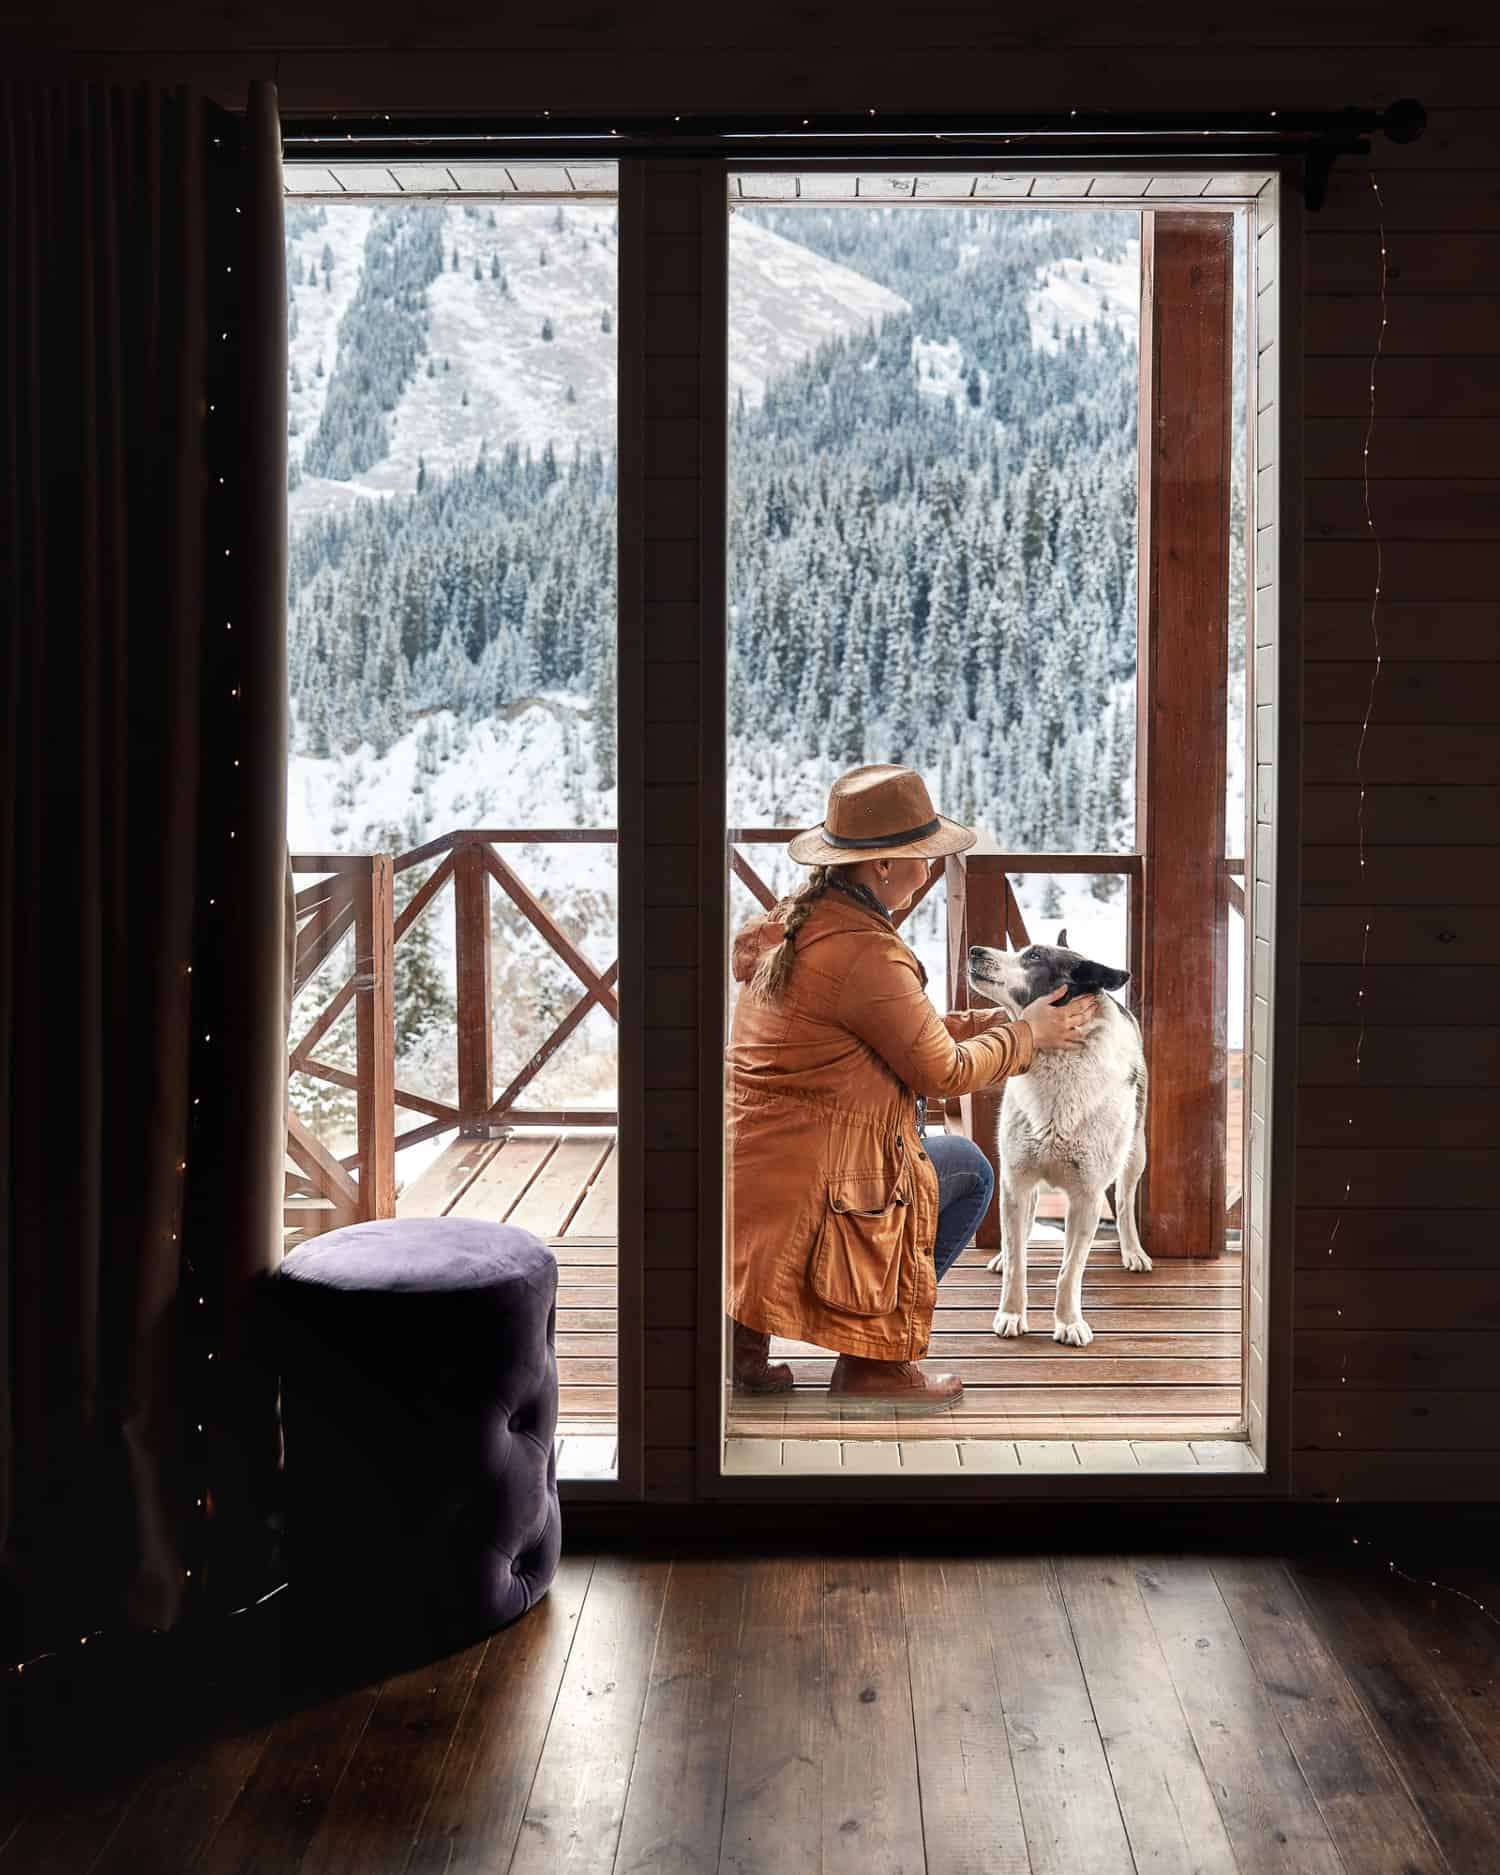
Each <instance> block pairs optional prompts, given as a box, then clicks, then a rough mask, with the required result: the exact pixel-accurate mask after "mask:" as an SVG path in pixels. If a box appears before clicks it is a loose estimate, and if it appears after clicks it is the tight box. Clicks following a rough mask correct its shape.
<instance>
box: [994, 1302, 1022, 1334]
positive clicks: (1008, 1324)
mask: <svg viewBox="0 0 1500 1875" xmlns="http://www.w3.org/2000/svg"><path fill="white" fill-rule="evenodd" d="M995 1333H996V1334H997V1335H1002V1336H1004V1337H1005V1339H1006V1340H1010V1339H1011V1338H1012V1337H1013V1336H1015V1335H1024V1334H1025V1333H1026V1311H1025V1310H1024V1309H1022V1311H1021V1313H1020V1314H1019V1315H1007V1314H1006V1312H1005V1310H1004V1309H996V1310H995Z"/></svg>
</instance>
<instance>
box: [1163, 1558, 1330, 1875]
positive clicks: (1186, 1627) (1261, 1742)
mask: <svg viewBox="0 0 1500 1875" xmlns="http://www.w3.org/2000/svg"><path fill="white" fill-rule="evenodd" d="M1133 1572H1134V1575H1135V1579H1136V1581H1137V1582H1138V1583H1139V1584H1140V1590H1141V1599H1142V1600H1143V1602H1144V1603H1145V1606H1146V1610H1147V1612H1148V1614H1149V1615H1150V1618H1151V1626H1152V1628H1153V1629H1154V1631H1155V1634H1156V1639H1157V1644H1158V1646H1159V1647H1160V1648H1161V1651H1162V1654H1163V1657H1164V1658H1165V1660H1166V1663H1167V1669H1168V1671H1169V1673H1170V1674H1171V1677H1172V1683H1173V1685H1174V1686H1175V1688H1176V1690H1177V1697H1178V1700H1179V1702H1180V1703H1181V1706H1182V1710H1183V1713H1184V1715H1185V1717H1186V1719H1187V1723H1188V1726H1189V1728H1190V1730H1191V1732H1192V1737H1193V1743H1194V1745H1195V1746H1196V1747H1197V1751H1198V1756H1199V1758H1200V1759H1201V1760H1202V1763H1203V1768H1204V1770H1205V1771H1206V1772H1207V1773H1208V1776H1209V1779H1210V1782H1211V1783H1212V1785H1213V1788H1214V1790H1215V1792H1216V1793H1217V1797H1218V1804H1219V1812H1220V1815H1221V1816H1222V1818H1223V1820H1224V1827H1225V1829H1226V1830H1227V1832H1228V1835H1229V1840H1230V1843H1231V1845H1232V1847H1233V1849H1234V1854H1235V1858H1236V1860H1237V1861H1238V1863H1239V1867H1240V1871H1241V1875H1349V1871H1347V1870H1346V1869H1345V1865H1344V1862H1343V1860H1342V1858H1341V1857H1340V1855H1339V1853H1338V1850H1337V1849H1336V1848H1335V1846H1334V1843H1333V1839H1332V1837H1331V1836H1330V1834H1329V1831H1328V1826H1327V1824H1326V1823H1325V1822H1324V1820H1323V1814H1322V1811H1321V1810H1320V1809H1319V1807H1318V1802H1317V1799H1316V1797H1315V1796H1314V1794H1313V1792H1312V1791H1311V1790H1310V1789H1309V1788H1308V1784H1307V1780H1306V1778H1305V1777H1304V1776H1303V1774H1302V1768H1301V1766H1300V1764H1299V1763H1298V1761H1297V1757H1296V1754H1295V1753H1294V1752H1293V1750H1292V1748H1291V1745H1290V1744H1289V1743H1288V1741H1287V1738H1286V1735H1285V1734H1284V1733H1283V1731H1282V1729H1281V1726H1280V1723H1279V1721H1278V1719H1277V1716H1276V1709H1275V1707H1274V1706H1273V1705H1272V1703H1271V1700H1270V1698H1269V1697H1268V1696H1267V1693H1266V1690H1265V1688H1264V1687H1263V1686H1262V1684H1261V1682H1260V1679H1259V1677H1258V1676H1257V1674H1256V1672H1255V1668H1254V1666H1253V1665H1252V1664H1251V1661H1250V1658H1249V1656H1248V1654H1247V1653H1246V1651H1245V1647H1244V1644H1243V1642H1242V1641H1241V1639H1240V1636H1239V1633H1238V1630H1237V1629H1236V1627H1235V1625H1234V1621H1233V1619H1232V1617H1231V1615H1230V1612H1229V1609H1228V1608H1227V1607H1226V1606H1225V1603H1224V1598H1223V1596H1222V1595H1221V1594H1220V1593H1219V1587H1218V1584H1217V1583H1216V1582H1215V1580H1214V1577H1213V1572H1212V1570H1211V1569H1210V1568H1209V1566H1208V1565H1207V1564H1206V1563H1204V1562H1200V1561H1194V1560H1184V1559H1183V1558H1180V1557H1163V1558H1152V1559H1150V1560H1149V1561H1145V1562H1138V1563H1136V1564H1135V1565H1134V1570H1133Z"/></svg>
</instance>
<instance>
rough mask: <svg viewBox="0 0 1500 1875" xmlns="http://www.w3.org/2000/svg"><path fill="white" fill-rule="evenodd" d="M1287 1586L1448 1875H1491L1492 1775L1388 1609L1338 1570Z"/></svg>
mask: <svg viewBox="0 0 1500 1875" xmlns="http://www.w3.org/2000/svg"><path fill="white" fill-rule="evenodd" d="M1294 1579H1295V1581H1296V1583H1297V1586H1298V1588H1299V1589H1300V1590H1301V1592H1302V1595H1303V1597H1304V1599H1305V1600H1306V1602H1307V1604H1308V1606H1309V1608H1310V1609H1311V1611H1312V1615H1313V1619H1314V1622H1315V1625H1316V1628H1317V1631H1318V1633H1319V1635H1320V1637H1321V1638H1322V1640H1323V1641H1324V1643H1325V1645H1326V1646H1327V1647H1328V1650H1329V1652H1330V1653H1331V1654H1332V1655H1333V1656H1334V1658H1335V1659H1336V1660H1337V1661H1338V1663H1339V1666H1340V1667H1341V1668H1342V1669H1343V1672H1344V1674H1345V1676H1346V1677H1347V1679H1348V1681H1349V1683H1350V1685H1351V1686H1352V1687H1353V1689H1354V1691H1355V1693H1356V1695H1357V1696H1358V1699H1359V1702H1360V1704H1361V1705H1362V1706H1363V1708H1364V1710H1365V1713H1366V1714H1367V1716H1368V1717H1369V1720H1370V1722H1371V1724H1372V1725H1373V1727H1374V1730H1375V1734H1376V1736H1377V1738H1378V1739H1379V1740H1380V1743H1381V1745H1382V1746H1383V1748H1384V1750H1385V1754H1386V1757H1387V1758H1388V1759H1390V1761H1391V1762H1392V1764H1395V1765H1399V1767H1400V1772H1401V1778H1402V1781H1403V1782H1404V1783H1405V1785H1406V1787H1407V1789H1408V1790H1409V1791H1410V1792H1411V1795H1412V1799H1413V1801H1414V1802H1415V1804H1416V1806H1417V1808H1418V1810H1419V1811H1420V1813H1421V1815H1422V1818H1423V1820H1424V1822H1425V1823H1426V1825H1427V1827H1428V1829H1429V1830H1430V1831H1431V1833H1432V1835H1433V1837H1434V1838H1435V1840H1436V1842H1437V1845H1438V1847H1439V1848H1440V1849H1441V1850H1442V1852H1443V1855H1444V1857H1445V1859H1446V1861H1447V1863H1448V1867H1449V1869H1450V1870H1451V1871H1452V1875H1494V1869H1495V1866H1496V1853H1495V1845H1496V1844H1497V1843H1500V1767H1497V1765H1496V1764H1495V1762H1493V1761H1492V1760H1491V1759H1489V1758H1487V1756H1486V1754H1485V1753H1484V1751H1482V1750H1481V1749H1480V1747H1479V1745H1478V1744H1477V1743H1476V1742H1475V1740H1474V1737H1473V1735H1472V1734H1471V1732H1470V1731H1469V1729H1468V1727H1467V1726H1466V1725H1465V1724H1464V1721H1463V1719H1462V1718H1461V1717H1460V1715H1459V1714H1458V1713H1457V1712H1456V1711H1455V1710H1454V1707H1453V1705H1452V1702H1451V1701H1450V1700H1449V1698H1448V1697H1447V1694H1446V1693H1445V1691H1444V1690H1443V1687H1442V1685H1441V1684H1440V1682H1439V1680H1438V1678H1437V1676H1436V1675H1435V1674H1434V1672H1433V1669H1432V1663H1431V1662H1430V1661H1429V1659H1428V1658H1427V1655H1426V1651H1425V1649H1424V1648H1423V1646H1422V1645H1421V1644H1420V1643H1419V1642H1418V1640H1417V1639H1416V1637H1415V1635H1414V1634H1413V1633H1412V1632H1411V1631H1410V1630H1409V1629H1408V1628H1407V1626H1406V1625H1405V1624H1404V1622H1403V1620H1402V1619H1401V1618H1399V1617H1398V1615H1397V1613H1396V1612H1395V1610H1394V1609H1393V1608H1392V1607H1391V1605H1390V1604H1389V1602H1387V1601H1385V1600H1384V1599H1383V1598H1382V1597H1381V1596H1380V1595H1379V1593H1378V1592H1370V1591H1367V1590H1361V1589H1359V1588H1357V1587H1356V1586H1355V1585H1354V1583H1353V1582H1351V1581H1350V1579H1349V1578H1348V1577H1347V1575H1346V1574H1345V1573H1344V1572H1343V1571H1342V1570H1338V1569H1335V1568H1332V1567H1329V1566H1326V1565H1319V1566H1315V1567H1301V1568H1298V1569H1297V1570H1296V1572H1295V1577H1294Z"/></svg>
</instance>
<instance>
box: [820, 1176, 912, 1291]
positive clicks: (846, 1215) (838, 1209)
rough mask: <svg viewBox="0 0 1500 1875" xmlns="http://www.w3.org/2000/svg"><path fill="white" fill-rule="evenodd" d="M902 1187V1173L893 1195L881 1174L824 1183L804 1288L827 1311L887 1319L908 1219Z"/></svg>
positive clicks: (898, 1276) (907, 1197)
mask: <svg viewBox="0 0 1500 1875" xmlns="http://www.w3.org/2000/svg"><path fill="white" fill-rule="evenodd" d="M906 1182H907V1181H906V1175H905V1174H904V1173H903V1174H902V1176H901V1183H900V1184H899V1185H898V1186H897V1187H896V1189H895V1190H894V1191H893V1190H892V1180H891V1179H890V1178H889V1177H888V1176H886V1175H885V1174H884V1173H871V1174H869V1175H868V1176H863V1175H856V1176H849V1175H844V1176H841V1177H839V1178H832V1179H830V1180H829V1181H828V1201H827V1204H826V1206H825V1207H824V1211H823V1217H822V1220H821V1222H820V1224H819V1226H818V1235H817V1240H816V1241H815V1243H814V1244H813V1252H812V1261H811V1263H810V1265H809V1267H808V1284H809V1287H810V1288H811V1290H812V1292H813V1294H814V1295H815V1296H816V1297H817V1299H818V1300H819V1301H820V1302H822V1303H825V1304H826V1305H827V1306H828V1307H829V1308H831V1309H838V1310H839V1311H840V1312H841V1313H842V1314H845V1315H889V1314H890V1313H891V1311H892V1310H893V1309H894V1308H895V1306H896V1293H897V1288H898V1285H899V1283H900V1279H901V1249H902V1246H903V1244H904V1243H905V1242H906V1236H907V1231H908V1229H909V1228H910V1218H911V1194H910V1192H909V1190H908V1189H906Z"/></svg>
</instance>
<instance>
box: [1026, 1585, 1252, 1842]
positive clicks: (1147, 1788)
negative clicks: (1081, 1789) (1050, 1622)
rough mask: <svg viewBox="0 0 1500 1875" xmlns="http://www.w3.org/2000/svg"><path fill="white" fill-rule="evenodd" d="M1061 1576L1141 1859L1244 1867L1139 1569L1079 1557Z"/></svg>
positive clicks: (1111, 1767) (1121, 1802) (1111, 1770)
mask: <svg viewBox="0 0 1500 1875" xmlns="http://www.w3.org/2000/svg"><path fill="white" fill-rule="evenodd" d="M1058 1580H1059V1583H1060V1585H1061V1588H1062V1596H1063V1605H1064V1607H1065V1609H1066V1611H1067V1617H1068V1624H1069V1626H1070V1627H1071V1629H1072V1632H1073V1641H1074V1645H1075V1646H1076V1647H1077V1649H1078V1659H1079V1664H1080V1666H1081V1667H1082V1669H1083V1677H1084V1683H1085V1684H1086V1686H1087V1687H1088V1691H1089V1698H1090V1701H1091V1702H1092V1705H1093V1709H1094V1717H1095V1720H1096V1721H1097V1723H1098V1726H1099V1732H1100V1736H1101V1737H1102V1739H1103V1741H1104V1753H1105V1757H1106V1759H1107V1761H1108V1764H1109V1774H1110V1778H1111V1780H1112V1781H1113V1784H1114V1790H1115V1799H1116V1801H1117V1802H1118V1804H1119V1806H1120V1815H1121V1818H1122V1820H1123V1821H1124V1824H1125V1833H1126V1835H1127V1837H1128V1838H1129V1841H1130V1848H1131V1853H1132V1854H1133V1855H1134V1856H1135V1860H1136V1865H1137V1867H1138V1868H1142V1869H1150V1870H1151V1871H1152V1875H1238V1864H1237V1863H1236V1861H1235V1855H1234V1850H1233V1849H1232V1848H1231V1847H1230V1842H1229V1836H1228V1833H1227V1831H1226V1830H1225V1828H1224V1820H1223V1818H1222V1817H1221V1816H1220V1814H1219V1808H1218V1804H1217V1803H1216V1801H1215V1799H1214V1793H1213V1787H1212V1785H1211V1784H1210V1783H1209V1781H1208V1776H1207V1773H1206V1772H1205V1771H1204V1769H1203V1761H1202V1759H1201V1758H1200V1757H1199V1756H1198V1750H1197V1747H1196V1746H1195V1745H1194V1743H1193V1735H1192V1731H1191V1729H1190V1727H1189V1725H1188V1722H1187V1720H1186V1718H1185V1717H1184V1716H1183V1711H1182V1706H1181V1704H1180V1703H1179V1701H1178V1698H1177V1693H1176V1689H1175V1688H1174V1686H1173V1684H1172V1676H1171V1673H1170V1672H1169V1671H1168V1668H1167V1663H1166V1660H1165V1659H1164V1658H1163V1656H1162V1651H1161V1648H1160V1646H1159V1644H1158V1642H1157V1639H1156V1634H1155V1630H1154V1629H1153V1628H1152V1626H1151V1618H1150V1616H1149V1615H1148V1614H1147V1613H1146V1610H1145V1607H1144V1606H1143V1604H1142V1602H1141V1594H1140V1589H1139V1587H1138V1585H1137V1583H1136V1580H1135V1573H1134V1571H1133V1570H1132V1569H1130V1568H1129V1567H1128V1565H1126V1564H1125V1562H1124V1561H1123V1560H1122V1559H1121V1558H1119V1557H1109V1556H1106V1557H1092V1556H1090V1557H1073V1558H1068V1559H1064V1560H1063V1561H1062V1562H1061V1563H1060V1564H1059V1566H1058Z"/></svg>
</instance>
